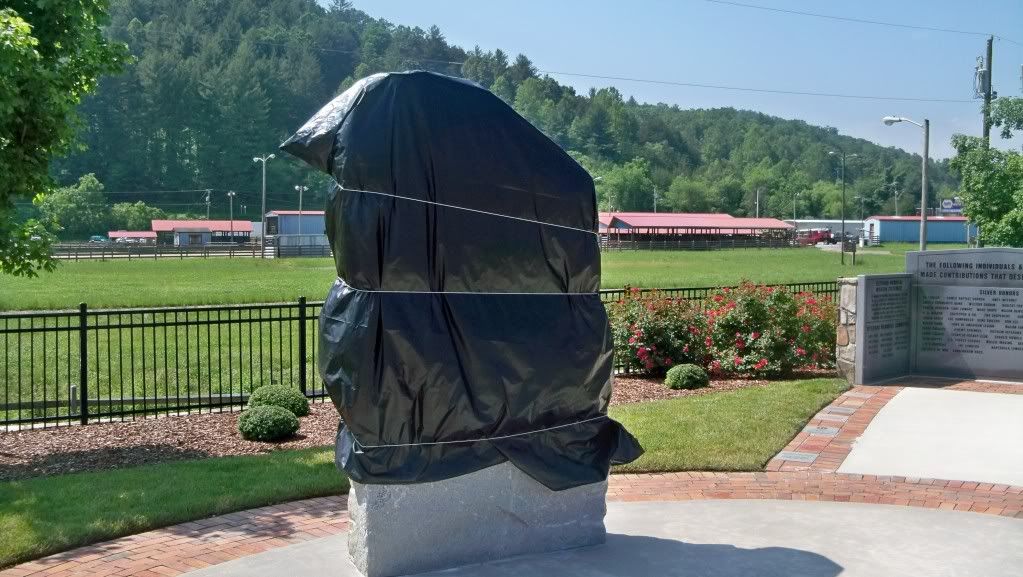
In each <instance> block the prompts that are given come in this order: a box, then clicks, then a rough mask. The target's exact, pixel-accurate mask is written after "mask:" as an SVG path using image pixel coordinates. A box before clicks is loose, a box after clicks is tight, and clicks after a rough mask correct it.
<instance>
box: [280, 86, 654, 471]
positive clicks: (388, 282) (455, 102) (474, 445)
mask: <svg viewBox="0 0 1023 577" xmlns="http://www.w3.org/2000/svg"><path fill="white" fill-rule="evenodd" d="M281 148H282V149H283V150H285V151H287V152H289V153H291V154H293V155H295V156H297V157H299V158H301V159H302V160H304V161H306V162H308V163H309V164H310V165H312V166H314V167H316V168H318V169H320V170H322V171H324V172H327V173H328V174H330V175H331V176H332V177H333V178H334V180H335V181H336V185H337V186H335V187H334V189H333V191H332V193H331V194H330V195H329V199H328V202H327V216H326V226H327V235H328V237H329V239H330V243H331V246H332V249H333V254H334V260H335V262H336V265H337V273H338V278H337V280H336V281H335V283H334V285H333V286H332V287H331V289H330V292H329V295H328V297H327V299H326V302H325V303H324V305H323V309H322V313H321V316H320V351H319V355H320V358H319V369H320V373H321V376H322V378H323V379H324V381H325V383H326V386H327V390H328V392H329V394H330V396H331V399H332V400H333V402H334V404H335V405H336V406H337V408H338V410H339V412H340V414H341V417H342V422H343V426H342V427H341V429H340V430H339V432H338V438H337V460H338V465H339V466H340V467H342V468H343V469H344V471H345V472H346V473H347V474H348V475H349V476H350V478H351V479H352V480H354V481H356V482H359V483H366V484H407V483H422V482H431V481H440V480H444V479H450V478H452V477H457V476H460V475H464V474H467V473H472V472H474V471H478V470H481V469H484V468H486V467H489V466H492V465H497V464H499V463H503V462H505V461H509V462H511V463H512V464H514V465H515V466H516V467H518V468H519V469H520V470H521V471H523V472H525V473H526V474H528V475H529V476H530V477H532V478H534V479H536V480H537V481H539V482H540V483H542V484H544V485H546V486H547V487H549V488H551V489H554V490H561V489H568V488H571V487H577V486H581V485H585V484H588V483H594V482H598V481H602V480H604V479H606V477H607V474H608V470H609V467H610V465H611V464H612V463H622V462H629V461H632V460H634V459H635V458H637V457H638V456H639V455H640V454H641V453H642V449H641V448H640V447H639V445H638V443H637V442H636V440H635V439H634V438H633V437H632V436H631V435H629V433H628V432H626V431H625V429H624V428H623V427H622V426H621V425H620V424H618V423H617V422H615V421H613V420H612V419H610V418H609V417H608V416H607V406H608V402H609V400H610V396H611V381H612V342H611V335H610V330H609V327H608V321H607V316H606V313H605V311H604V307H603V304H602V302H601V300H600V296H599V293H598V289H599V287H600V254H599V246H598V238H597V236H596V231H597V206H596V195H595V193H594V187H593V180H592V178H591V177H590V176H589V174H587V172H586V171H585V170H584V169H583V168H582V167H581V166H580V165H579V164H578V163H576V162H575V161H574V160H572V158H571V157H569V156H568V154H566V153H565V152H564V151H563V150H562V149H561V148H560V147H558V146H557V144H555V143H554V142H552V141H551V140H550V139H548V138H547V137H546V136H544V135H543V134H542V133H541V132H540V131H539V130H537V129H536V128H534V127H533V126H532V125H531V124H529V123H528V122H527V121H526V120H525V119H523V118H522V117H521V116H519V115H518V114H517V113H516V112H515V111H514V110H512V109H511V108H510V107H509V106H508V105H507V104H505V103H504V102H503V101H502V100H500V99H499V98H498V97H496V96H495V95H493V94H492V93H490V92H489V91H487V90H485V89H483V88H481V87H480V86H478V85H476V84H474V83H472V82H469V81H465V80H461V79H455V78H450V77H447V76H443V75H439V74H434V73H429V72H405V73H388V74H375V75H373V76H369V77H367V78H364V79H362V80H360V81H358V82H356V83H355V84H354V85H353V86H352V87H351V88H349V89H348V90H346V91H345V92H344V93H343V94H341V95H340V96H338V97H337V98H335V99H334V100H333V101H332V102H330V103H329V104H328V105H327V106H325V107H324V108H323V109H322V110H320V111H319V112H318V113H316V115H314V116H313V117H312V118H311V119H310V120H309V121H308V122H307V123H306V124H305V125H304V126H303V127H302V128H301V129H299V131H298V132H297V133H296V134H295V135H294V136H292V137H291V138H289V139H288V140H287V141H286V142H285V143H284V144H282V145H281Z"/></svg>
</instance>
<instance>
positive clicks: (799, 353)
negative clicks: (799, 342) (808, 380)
mask: <svg viewBox="0 0 1023 577" xmlns="http://www.w3.org/2000/svg"><path fill="white" fill-rule="evenodd" d="M796 356H797V357H805V356H806V349H804V348H803V347H796Z"/></svg>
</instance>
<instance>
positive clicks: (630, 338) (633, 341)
mask: <svg viewBox="0 0 1023 577" xmlns="http://www.w3.org/2000/svg"><path fill="white" fill-rule="evenodd" d="M629 344H630V345H634V344H636V337H629Z"/></svg>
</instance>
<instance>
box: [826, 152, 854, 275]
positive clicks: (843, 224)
mask: <svg viewBox="0 0 1023 577" xmlns="http://www.w3.org/2000/svg"><path fill="white" fill-rule="evenodd" d="M828 154H829V155H831V156H837V157H839V158H841V159H842V239H841V243H842V264H845V159H846V158H856V157H857V156H859V155H858V154H849V155H846V153H845V151H844V150H842V149H839V151H838V152H835V151H834V150H832V151H830V152H828ZM853 264H856V263H853Z"/></svg>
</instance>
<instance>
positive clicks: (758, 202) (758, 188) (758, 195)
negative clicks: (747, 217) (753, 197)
mask: <svg viewBox="0 0 1023 577" xmlns="http://www.w3.org/2000/svg"><path fill="white" fill-rule="evenodd" d="M756 214H757V218H760V187H759V186H758V187H757V212H756Z"/></svg>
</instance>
